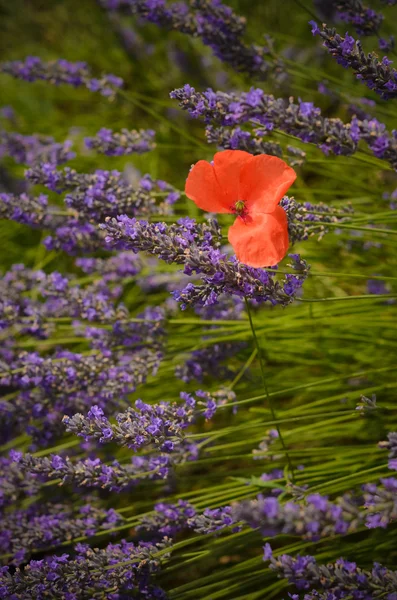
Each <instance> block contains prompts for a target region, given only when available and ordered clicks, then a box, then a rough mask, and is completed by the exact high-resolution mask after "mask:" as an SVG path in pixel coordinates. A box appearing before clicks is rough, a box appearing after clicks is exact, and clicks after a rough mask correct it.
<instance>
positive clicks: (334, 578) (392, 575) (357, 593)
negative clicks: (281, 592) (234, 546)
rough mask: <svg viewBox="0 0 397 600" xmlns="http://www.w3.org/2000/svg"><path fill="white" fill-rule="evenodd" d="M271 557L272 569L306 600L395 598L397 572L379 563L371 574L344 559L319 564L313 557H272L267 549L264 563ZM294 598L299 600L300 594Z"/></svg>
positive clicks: (286, 555)
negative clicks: (302, 592)
mask: <svg viewBox="0 0 397 600" xmlns="http://www.w3.org/2000/svg"><path fill="white" fill-rule="evenodd" d="M269 558H270V568H271V569H273V570H274V571H276V572H277V574H278V576H279V577H284V578H285V579H287V580H288V581H289V583H292V584H294V585H295V586H296V588H297V590H298V591H299V590H304V591H305V600H317V599H319V598H323V599H324V600H327V599H331V598H344V597H349V596H351V597H352V598H362V599H363V600H372V599H375V598H386V599H387V600H394V599H395V597H396V596H395V594H396V592H397V571H390V570H389V569H387V568H386V567H383V566H382V565H380V564H378V563H374V566H373V569H372V570H371V571H364V570H363V569H360V567H358V566H357V565H356V563H354V562H349V561H346V560H344V559H343V558H340V559H339V560H337V561H336V562H335V563H330V564H327V565H318V564H317V562H316V560H315V558H314V557H313V556H299V555H298V556H297V557H296V558H293V557H292V556H289V555H288V554H283V555H281V556H277V557H272V556H271V552H270V551H269V549H267V552H266V557H265V558H264V560H269ZM313 588H314V589H313ZM317 590H318V591H317ZM295 597H296V598H299V596H297V595H296V596H295ZM292 598H294V596H292Z"/></svg>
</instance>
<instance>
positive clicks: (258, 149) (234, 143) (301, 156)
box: [205, 125, 306, 167]
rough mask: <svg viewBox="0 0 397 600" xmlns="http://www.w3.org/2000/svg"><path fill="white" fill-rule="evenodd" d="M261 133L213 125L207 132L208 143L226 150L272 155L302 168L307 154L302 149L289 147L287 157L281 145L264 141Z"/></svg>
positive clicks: (209, 126) (260, 131) (207, 128)
mask: <svg viewBox="0 0 397 600" xmlns="http://www.w3.org/2000/svg"><path fill="white" fill-rule="evenodd" d="M261 133H262V130H261V129H259V134H258V135H256V134H255V133H254V135H252V134H251V133H250V132H249V131H244V130H243V129H241V128H240V127H233V128H231V129H226V128H225V127H214V126H213V125H208V127H206V130H205V135H206V138H207V142H208V143H209V144H216V145H217V146H218V147H219V148H221V149H224V150H228V149H230V150H244V151H245V152H250V153H251V154H254V155H257V154H271V155H273V156H279V157H284V158H285V159H286V160H287V161H288V162H289V164H290V165H291V166H292V167H294V166H302V164H303V163H304V162H305V156H306V154H305V152H303V150H301V149H300V148H295V147H293V146H287V151H288V155H287V156H286V157H285V156H284V153H283V149H282V147H281V146H280V144H278V143H277V142H270V141H266V140H264V139H263V136H262V135H261Z"/></svg>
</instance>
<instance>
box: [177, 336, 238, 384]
mask: <svg viewBox="0 0 397 600" xmlns="http://www.w3.org/2000/svg"><path fill="white" fill-rule="evenodd" d="M244 347H245V344H244V343H240V344H238V343H235V342H221V343H219V344H213V345H211V346H207V347H205V348H202V349H201V350H194V351H193V352H191V354H190V355H189V358H187V359H186V361H185V362H184V363H183V364H181V365H178V366H177V367H176V369H175V375H176V376H177V377H178V378H179V379H182V381H184V382H185V383H189V381H193V380H197V381H199V382H202V381H203V379H204V378H205V377H210V376H216V377H217V378H218V379H227V378H230V377H232V376H233V371H232V370H231V369H230V368H229V367H228V366H227V365H225V364H223V363H224V361H226V360H227V359H229V358H231V357H232V356H235V355H236V353H237V352H239V350H241V349H242V348H244Z"/></svg>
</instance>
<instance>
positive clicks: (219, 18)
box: [100, 0, 282, 78]
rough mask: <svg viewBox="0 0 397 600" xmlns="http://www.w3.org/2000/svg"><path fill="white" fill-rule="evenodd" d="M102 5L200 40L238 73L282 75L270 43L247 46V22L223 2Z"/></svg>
mask: <svg viewBox="0 0 397 600" xmlns="http://www.w3.org/2000/svg"><path fill="white" fill-rule="evenodd" d="M100 1H101V4H102V5H103V7H104V8H106V9H107V10H109V11H113V12H114V11H118V12H120V11H121V12H124V13H127V14H133V15H138V16H139V17H140V18H141V19H144V20H145V21H149V22H150V23H155V24H156V25H158V26H159V27H163V28H165V29H169V30H175V31H179V32H181V33H185V34H188V35H191V36H194V37H198V38H200V39H201V40H202V42H203V43H204V44H205V45H206V46H209V47H210V48H211V49H212V51H213V53H214V55H215V56H217V57H218V58H219V59H220V60H221V61H223V62H225V63H227V64H229V65H230V66H231V67H232V68H233V69H235V70H236V71H241V72H244V73H246V74H248V75H251V76H256V77H260V78H265V77H267V76H268V74H269V73H273V74H274V75H277V74H279V73H280V72H281V71H282V65H281V63H279V62H278V61H274V60H273V61H272V59H271V58H270V54H271V47H270V40H269V46H257V45H254V44H251V45H247V44H245V43H244V41H243V36H244V31H245V19H244V18H243V17H240V16H238V15H236V14H235V13H234V12H233V11H232V9H231V8H230V7H229V6H226V5H225V4H222V2H221V0H192V2H191V5H190V7H189V6H188V5H187V4H184V3H183V2H176V3H172V4H167V3H166V1H165V0H100ZM267 56H269V59H270V60H267V59H266V57H267Z"/></svg>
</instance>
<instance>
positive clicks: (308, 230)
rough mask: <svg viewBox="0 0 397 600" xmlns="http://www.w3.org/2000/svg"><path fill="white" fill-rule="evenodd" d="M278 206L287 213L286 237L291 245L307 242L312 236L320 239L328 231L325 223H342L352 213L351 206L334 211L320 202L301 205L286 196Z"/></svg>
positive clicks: (334, 209)
mask: <svg viewBox="0 0 397 600" xmlns="http://www.w3.org/2000/svg"><path fill="white" fill-rule="evenodd" d="M280 206H282V207H283V209H284V210H285V212H286V213H287V219H288V237H289V240H290V242H291V243H292V244H294V243H296V242H300V241H303V240H307V239H308V238H309V237H310V236H312V235H318V239H322V237H323V236H324V235H325V234H326V233H327V232H328V231H329V229H328V228H327V223H343V222H344V221H345V219H346V217H348V215H351V214H352V213H353V209H352V207H351V206H345V207H343V208H341V209H336V208H334V207H332V206H328V205H327V204H324V203H322V202H321V203H319V204H311V203H310V202H305V203H304V204H301V203H299V202H296V200H295V199H294V198H292V197H291V198H289V197H288V196H284V198H283V199H282V200H281V202H280ZM316 213H320V214H316ZM309 222H310V223H309Z"/></svg>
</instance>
